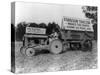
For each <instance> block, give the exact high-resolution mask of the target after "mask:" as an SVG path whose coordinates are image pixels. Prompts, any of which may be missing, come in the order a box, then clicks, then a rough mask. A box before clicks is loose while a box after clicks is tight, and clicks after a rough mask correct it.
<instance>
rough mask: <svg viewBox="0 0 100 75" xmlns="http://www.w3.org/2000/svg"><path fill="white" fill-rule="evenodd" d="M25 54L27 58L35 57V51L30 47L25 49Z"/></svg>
mask: <svg viewBox="0 0 100 75" xmlns="http://www.w3.org/2000/svg"><path fill="white" fill-rule="evenodd" d="M25 54H26V55H27V56H29V57H32V56H34V55H35V49H34V48H32V47H29V48H27V49H26V52H25Z"/></svg>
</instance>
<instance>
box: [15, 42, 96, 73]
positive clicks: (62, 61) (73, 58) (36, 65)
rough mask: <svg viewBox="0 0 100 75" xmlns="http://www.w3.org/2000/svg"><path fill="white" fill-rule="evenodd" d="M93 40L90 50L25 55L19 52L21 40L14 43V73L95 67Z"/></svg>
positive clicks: (94, 44)
mask: <svg viewBox="0 0 100 75" xmlns="http://www.w3.org/2000/svg"><path fill="white" fill-rule="evenodd" d="M92 42H93V48H92V51H87V52H83V51H81V50H76V51H67V52H65V53H62V54H58V55H53V54H51V53H43V54H42V53H41V54H38V55H36V56H33V57H26V56H23V55H22V54H21V53H20V48H21V46H22V42H16V43H15V52H16V53H15V65H16V73H27V72H49V71H68V70H83V69H96V68H97V43H96V41H92Z"/></svg>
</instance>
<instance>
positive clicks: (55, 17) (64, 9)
mask: <svg viewBox="0 0 100 75" xmlns="http://www.w3.org/2000/svg"><path fill="white" fill-rule="evenodd" d="M63 16H66V17H74V18H81V19H86V17H85V15H84V13H83V12H82V6H80V5H62V4H43V3H31V2H28V3H27V2H16V3H15V22H16V25H17V24H18V23H20V22H26V23H29V22H35V23H37V24H39V23H46V24H48V23H49V22H55V23H57V24H59V25H61V22H62V18H63ZM12 21H13V19H12Z"/></svg>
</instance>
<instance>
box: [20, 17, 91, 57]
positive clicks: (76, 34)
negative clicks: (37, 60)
mask: <svg viewBox="0 0 100 75" xmlns="http://www.w3.org/2000/svg"><path fill="white" fill-rule="evenodd" d="M90 24H91V23H90V21H88V20H81V19H76V18H75V19H73V18H69V17H63V19H62V24H61V28H56V29H57V30H58V31H56V29H55V30H53V32H52V34H50V35H46V29H45V28H36V27H26V33H25V34H24V36H23V47H21V48H20V52H21V53H22V54H23V55H25V56H29V57H31V56H34V55H35V54H36V52H39V51H41V50H48V51H50V52H51V53H52V54H60V53H63V52H65V51H68V50H82V51H90V50H91V49H92V40H93V29H92V27H91V26H92V25H91V26H90ZM77 25H78V26H77Z"/></svg>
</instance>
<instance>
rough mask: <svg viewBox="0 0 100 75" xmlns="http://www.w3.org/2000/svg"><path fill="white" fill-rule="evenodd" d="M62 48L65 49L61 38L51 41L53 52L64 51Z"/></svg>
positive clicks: (51, 50)
mask: <svg viewBox="0 0 100 75" xmlns="http://www.w3.org/2000/svg"><path fill="white" fill-rule="evenodd" d="M62 49H63V45H62V42H61V41H60V40H58V39H56V40H53V41H52V42H51V43H50V52H51V53H53V54H59V53H61V52H62Z"/></svg>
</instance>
